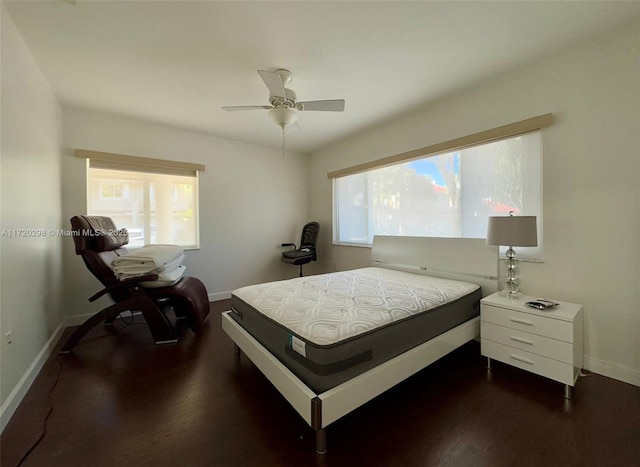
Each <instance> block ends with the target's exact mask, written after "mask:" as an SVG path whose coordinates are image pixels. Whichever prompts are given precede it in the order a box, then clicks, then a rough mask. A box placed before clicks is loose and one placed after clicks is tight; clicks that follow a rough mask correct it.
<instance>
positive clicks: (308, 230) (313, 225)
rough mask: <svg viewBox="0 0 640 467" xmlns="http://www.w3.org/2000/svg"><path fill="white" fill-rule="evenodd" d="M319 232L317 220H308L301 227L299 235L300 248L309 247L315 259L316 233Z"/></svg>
mask: <svg viewBox="0 0 640 467" xmlns="http://www.w3.org/2000/svg"><path fill="white" fill-rule="evenodd" d="M319 232H320V224H318V223H317V222H309V223H308V224H306V225H305V226H304V227H303V228H302V235H301V237H300V249H303V248H310V249H311V251H312V252H313V253H314V258H313V260H314V261H315V259H316V258H315V252H316V243H317V242H318V233H319Z"/></svg>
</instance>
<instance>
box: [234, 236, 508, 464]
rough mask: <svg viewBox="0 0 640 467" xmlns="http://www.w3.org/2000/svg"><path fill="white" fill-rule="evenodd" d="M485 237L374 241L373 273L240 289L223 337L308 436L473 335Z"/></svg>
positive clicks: (492, 258) (489, 259) (493, 255)
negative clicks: (277, 393) (269, 386)
mask: <svg viewBox="0 0 640 467" xmlns="http://www.w3.org/2000/svg"><path fill="white" fill-rule="evenodd" d="M496 278H497V250H496V248H495V247H490V246H487V245H486V244H485V241H484V240H483V239H451V238H423V237H387V236H376V237H375V238H374V243H373V248H372V264H371V267H368V268H361V269H357V270H354V271H344V272H339V273H330V274H323V275H318V276H309V277H304V278H296V279H291V280H288V281H278V282H272V283H266V284H257V285H254V286H249V287H243V288H240V289H238V290H236V291H234V292H233V294H232V309H231V310H230V311H227V312H225V313H224V314H223V316H222V327H223V330H224V331H225V332H226V333H227V334H228V335H229V337H231V339H232V340H233V341H234V343H235V347H236V349H238V350H242V352H244V353H245V355H246V356H247V357H248V358H249V359H250V360H251V361H252V362H253V363H254V364H255V365H256V366H257V367H258V368H259V369H260V370H261V371H262V373H263V374H264V375H265V376H266V377H267V378H268V379H269V381H270V382H271V383H272V384H273V385H274V386H275V387H276V389H278V391H280V393H282V395H283V396H284V397H285V399H286V400H287V401H288V402H289V403H290V404H291V405H292V406H293V408H294V409H295V410H296V411H297V412H298V413H299V414H300V416H302V418H303V419H304V420H305V421H306V422H307V423H308V424H309V426H310V427H311V428H312V429H313V430H315V432H316V451H317V452H318V453H324V452H325V451H326V428H327V426H328V425H330V424H331V423H333V422H334V421H336V420H337V419H339V418H340V417H342V416H344V415H346V414H348V413H349V412H351V411H352V410H354V409H356V408H357V407H359V406H361V405H362V404H364V403H366V402H367V401H369V400H371V399H372V398H374V397H376V396H377V395H379V394H381V393H382V392H384V391H386V390H387V389H389V388H391V387H393V386H394V385H395V384H397V383H399V382H400V381H403V380H404V379H406V378H408V377H409V376H411V375H412V374H414V373H416V372H417V371H419V370H421V369H422V368H424V367H426V366H428V365H429V364H431V363H432V362H434V361H436V360H438V359H439V358H441V357H442V356H444V355H446V354H448V353H449V352H451V351H452V350H454V349H456V348H457V347H459V346H461V345H463V344H465V343H466V342H468V341H469V340H471V339H473V338H475V337H477V336H478V335H479V317H478V316H479V301H480V298H482V297H483V296H486V295H488V294H490V293H493V292H494V291H495V290H496V289H497V282H496Z"/></svg>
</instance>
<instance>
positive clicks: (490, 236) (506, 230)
mask: <svg viewBox="0 0 640 467" xmlns="http://www.w3.org/2000/svg"><path fill="white" fill-rule="evenodd" d="M487 244H489V245H503V246H538V229H537V227H536V216H500V217H489V223H488V225H487Z"/></svg>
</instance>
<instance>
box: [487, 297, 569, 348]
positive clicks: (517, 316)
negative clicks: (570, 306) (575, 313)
mask: <svg viewBox="0 0 640 467" xmlns="http://www.w3.org/2000/svg"><path fill="white" fill-rule="evenodd" d="M482 321H486V322H488V323H493V324H497V325H500V326H504V327H508V328H512V329H518V330H520V331H524V332H530V333H532V334H537V335H539V336H546V337H550V338H552V339H558V340H561V341H565V342H573V324H572V323H570V322H567V321H562V320H558V319H553V318H551V317H543V316H536V315H533V314H529V313H523V312H519V311H512V310H507V309H505V308H499V307H496V306H492V305H487V304H483V305H482Z"/></svg>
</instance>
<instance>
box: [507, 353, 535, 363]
mask: <svg viewBox="0 0 640 467" xmlns="http://www.w3.org/2000/svg"><path fill="white" fill-rule="evenodd" d="M511 358H513V359H514V360H518V361H519V362H522V363H528V364H529V365H533V362H532V361H531V360H527V359H526V358H522V357H518V356H517V355H511Z"/></svg>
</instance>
